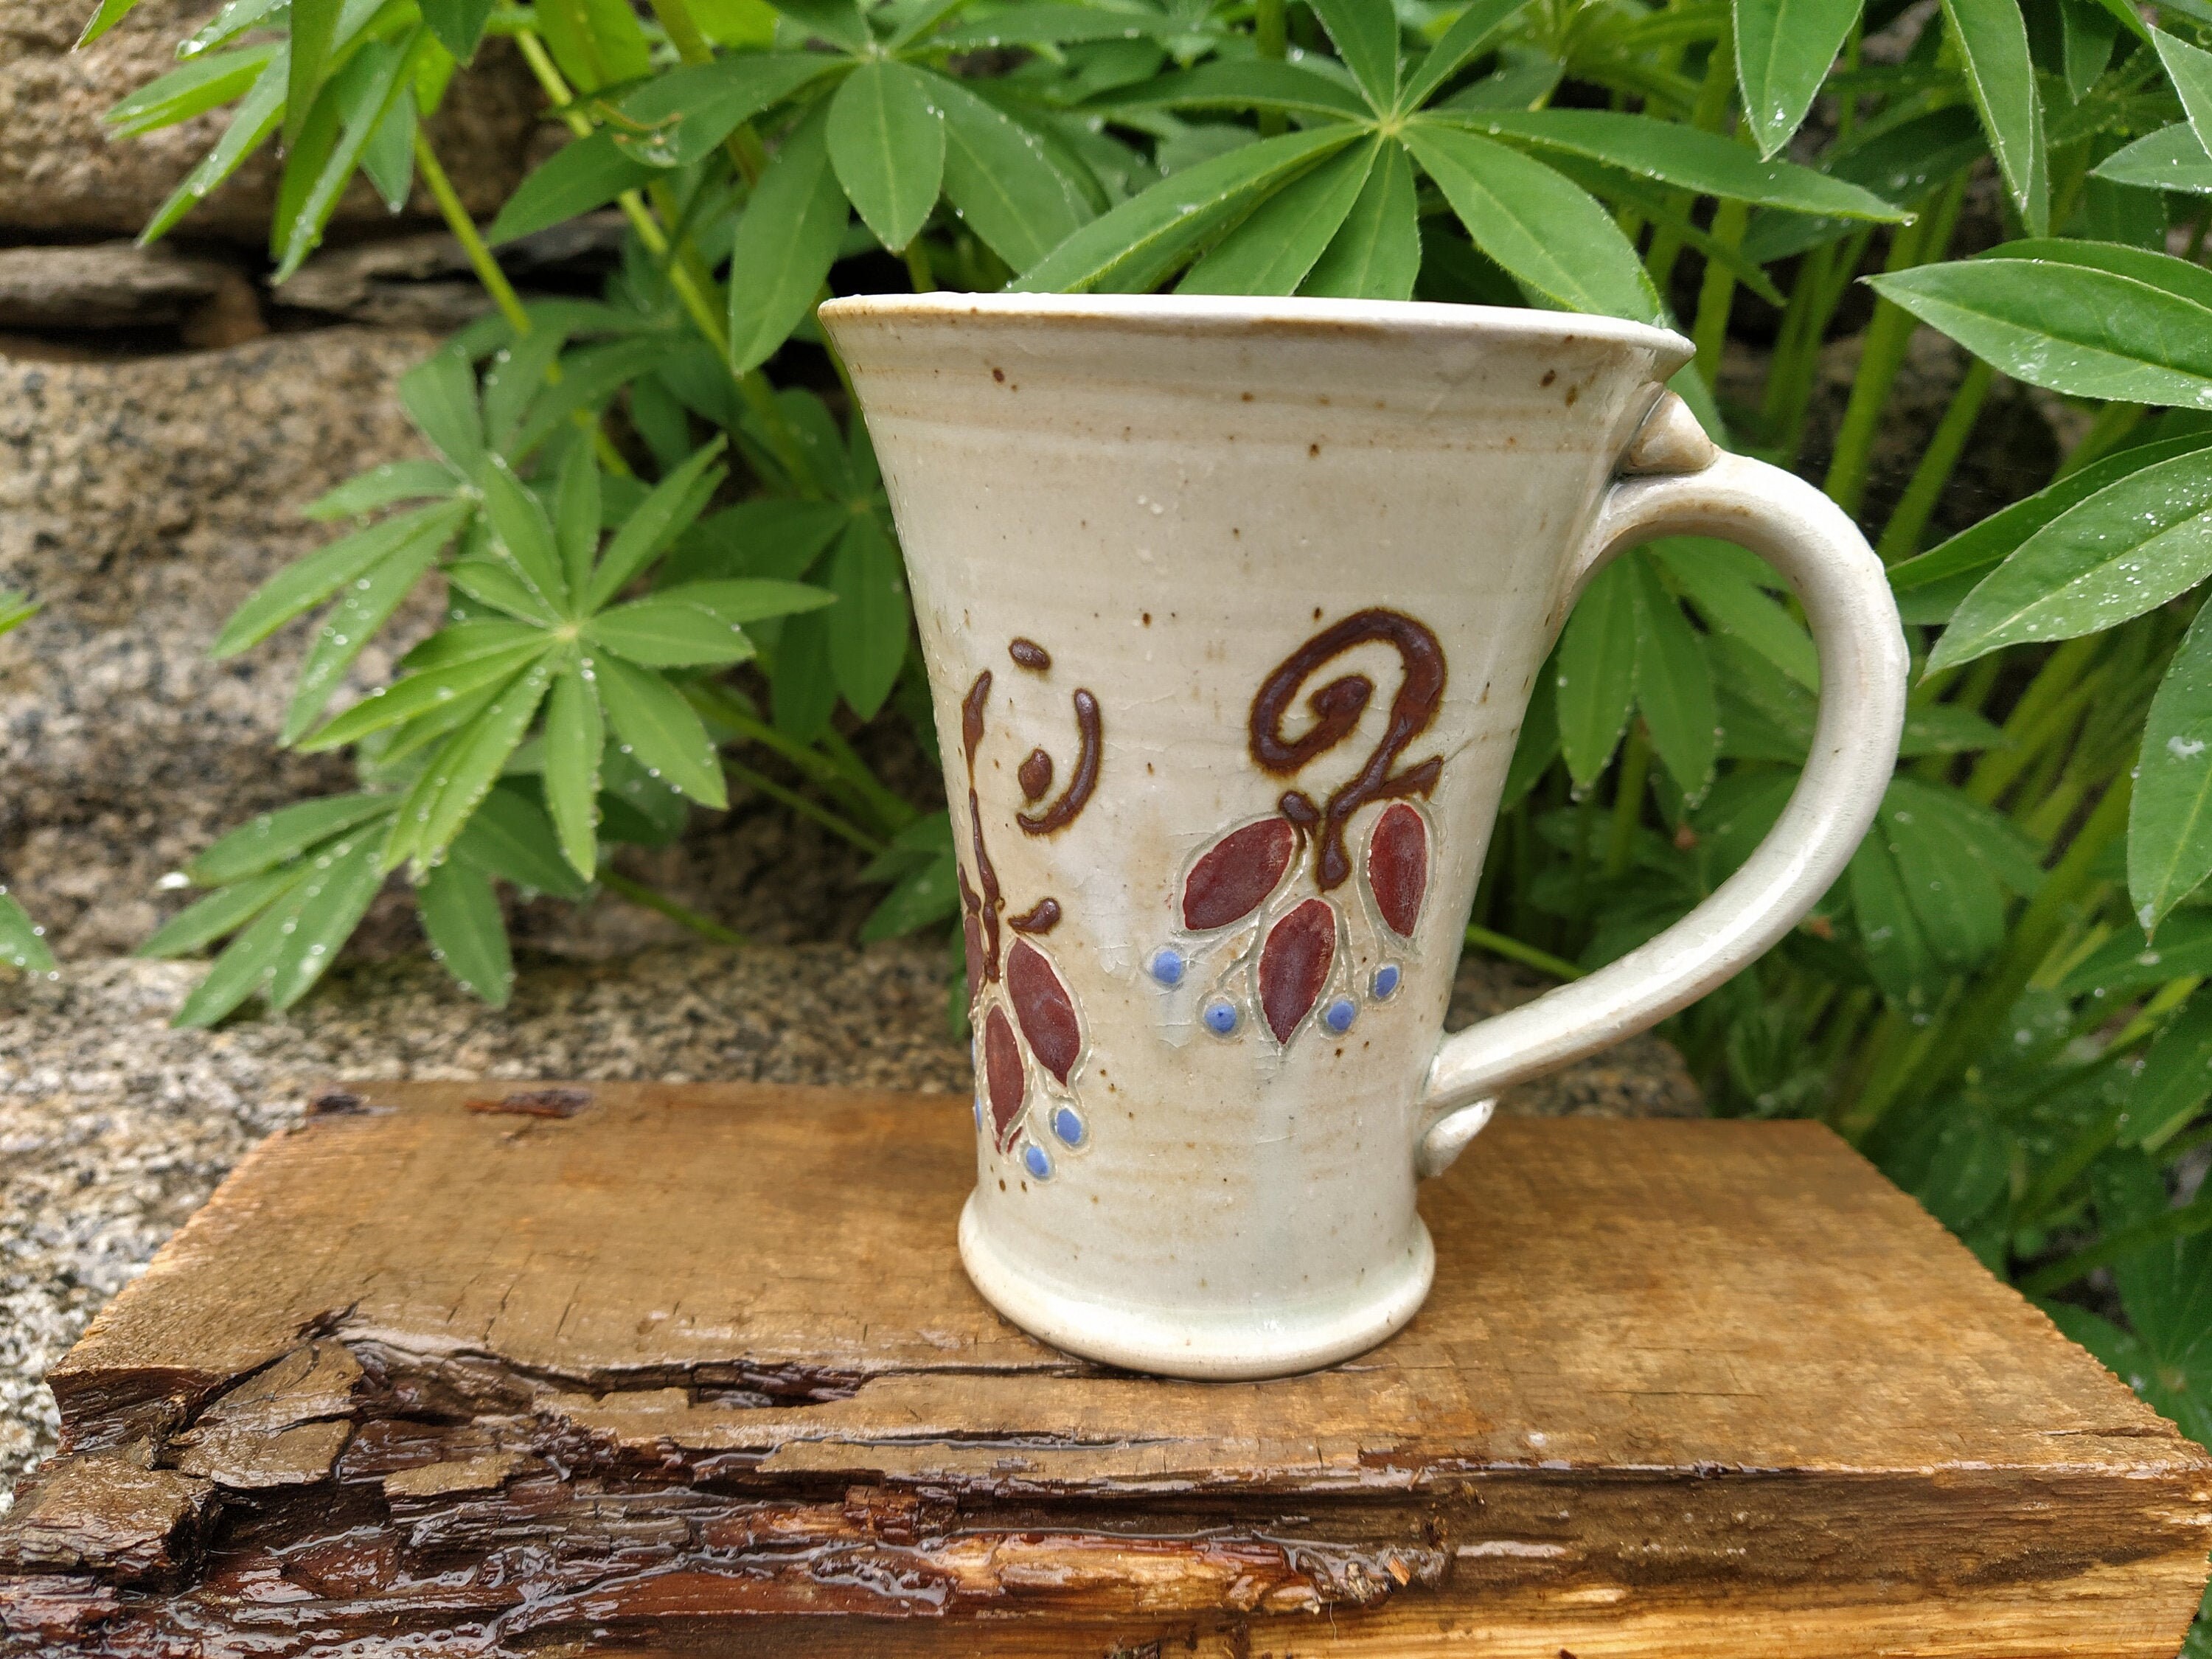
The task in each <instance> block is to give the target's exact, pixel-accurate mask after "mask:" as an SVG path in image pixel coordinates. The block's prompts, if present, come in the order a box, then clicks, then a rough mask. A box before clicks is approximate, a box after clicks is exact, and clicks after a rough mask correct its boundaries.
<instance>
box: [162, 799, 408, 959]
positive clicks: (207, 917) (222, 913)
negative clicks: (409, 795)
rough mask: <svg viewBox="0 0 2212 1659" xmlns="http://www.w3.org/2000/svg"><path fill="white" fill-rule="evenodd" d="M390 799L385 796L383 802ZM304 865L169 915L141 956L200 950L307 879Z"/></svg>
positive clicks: (255, 878)
mask: <svg viewBox="0 0 2212 1659" xmlns="http://www.w3.org/2000/svg"><path fill="white" fill-rule="evenodd" d="M391 804H392V803H391V801H390V799H389V798H387V799H386V801H385V805H386V807H387V808H388V807H389V806H390V805H391ZM306 878H307V868H306V866H302V865H298V864H287V865H285V866H283V868H281V869H276V870H271V871H269V872H266V873H265V874H263V875H258V876H252V877H249V878H246V880H244V881H240V882H237V883H234V884H232V885H230V886H228V887H225V888H223V889H222V890H220V891H218V892H214V893H210V894H209V895H208V896H206V897H205V898H204V899H202V900H200V902H198V903H197V904H193V905H190V906H187V907H186V908H184V909H182V910H179V912H178V913H177V914H176V915H173V916H172V917H170V918H169V920H168V921H167V923H165V924H164V925H163V926H162V927H161V930H160V931H159V932H157V933H155V935H154V937H153V938H151V939H148V940H147V941H146V942H145V943H144V944H143V945H140V946H139V947H138V949H137V955H139V956H142V957H184V956H190V955H191V953H192V952H193V951H199V950H204V949H205V948H206V947H207V946H208V945H212V944H213V943H214V942H215V941H216V940H217V939H221V938H222V936H223V935H224V934H226V933H236V932H237V931H238V930H239V929H240V928H241V927H245V926H246V923H247V922H249V921H252V920H253V918H254V917H256V916H258V915H260V914H261V912H262V911H263V910H264V909H266V908H268V907H269V906H270V905H271V904H273V903H275V902H276V900H277V899H279V898H281V897H282V896H283V895H284V894H286V893H289V891H291V890H292V889H293V888H294V887H295V885H297V884H299V883H300V882H301V881H303V880H305V879H306Z"/></svg>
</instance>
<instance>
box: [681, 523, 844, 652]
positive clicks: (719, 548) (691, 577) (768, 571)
mask: <svg viewBox="0 0 2212 1659" xmlns="http://www.w3.org/2000/svg"><path fill="white" fill-rule="evenodd" d="M850 516H851V510H850V509H849V508H848V507H845V506H844V505H843V504H842V503H841V502H837V501H806V500H804V499H801V498H799V497H795V496H781V495H769V496H761V497H758V498H757V499H755V500H753V501H740V502H738V504H737V505H736V506H735V507H725V508H724V509H723V510H722V511H721V512H720V513H714V515H712V516H711V517H709V518H706V519H702V520H700V521H699V522H698V523H697V524H696V525H694V526H692V527H691V528H690V529H689V530H687V531H685V532H684V533H683V534H682V535H681V536H679V537H678V538H677V541H676V546H675V549H674V550H673V551H671V553H670V554H669V556H668V557H667V559H666V560H665V561H664V562H663V563H662V564H661V567H660V569H659V574H658V578H657V579H658V580H659V581H660V582H662V583H663V584H669V583H679V582H691V581H703V580H713V579H715V578H718V577H768V578H775V579H781V580H793V581H795V580H797V579H798V578H799V577H801V576H803V575H805V574H806V573H807V572H808V571H809V570H810V569H811V568H813V565H814V562H815V561H816V560H817V559H818V558H820V557H821V556H822V555H823V553H825V552H826V551H828V550H829V545H830V544H831V543H833V542H835V541H836V539H837V538H838V537H839V536H840V535H842V533H843V532H844V529H845V520H847V519H848V518H849V517H850ZM763 614H771V613H763ZM737 620H738V621H744V620H745V619H744V618H743V617H738V618H737Z"/></svg>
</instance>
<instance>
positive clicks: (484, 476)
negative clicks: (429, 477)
mask: <svg viewBox="0 0 2212 1659" xmlns="http://www.w3.org/2000/svg"><path fill="white" fill-rule="evenodd" d="M477 488H478V489H481V490H482V491H483V504H484V520H485V522H486V523H487V524H489V526H491V537H492V545H493V546H494V547H495V548H496V549H497V550H499V551H501V552H502V553H504V554H506V555H507V559H508V560H509V561H510V562H512V563H513V566H514V569H515V573H516V574H518V575H520V577H521V578H522V580H523V581H524V582H525V584H526V585H527V586H528V587H529V589H530V591H531V592H532V593H533V594H535V595H536V596H537V598H538V600H539V602H540V603H541V604H542V605H544V608H545V609H546V611H548V612H550V614H552V615H554V616H556V617H557V616H561V615H562V614H563V613H564V612H565V611H567V609H568V581H567V580H566V579H565V578H564V577H563V576H562V570H561V562H562V561H561V551H560V550H559V549H558V548H556V546H554V544H553V526H552V524H551V522H550V520H548V519H547V518H546V516H545V509H544V507H542V506H540V505H539V504H538V497H537V496H536V495H532V493H531V492H530V491H529V490H527V489H524V488H523V487H522V484H521V482H520V480H519V479H517V478H516V477H515V476H514V473H513V471H512V470H511V469H510V468H509V467H508V466H507V463H506V461H505V460H503V459H501V458H500V457H499V456H498V455H492V456H490V457H489V458H487V459H486V460H485V462H484V464H483V466H482V467H480V468H479V469H477ZM587 608H588V607H587Z"/></svg>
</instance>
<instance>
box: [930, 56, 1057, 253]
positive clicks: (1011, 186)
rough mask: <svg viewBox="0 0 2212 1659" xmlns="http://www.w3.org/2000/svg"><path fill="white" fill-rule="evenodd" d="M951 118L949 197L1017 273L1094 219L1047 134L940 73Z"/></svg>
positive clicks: (937, 90) (936, 89)
mask: <svg viewBox="0 0 2212 1659" xmlns="http://www.w3.org/2000/svg"><path fill="white" fill-rule="evenodd" d="M929 90H930V95H931V97H932V98H933V99H934V100H936V103H937V106H938V108H939V110H940V111H941V112H943V114H944V117H945V122H944V125H945V199H946V200H947V201H949V202H950V203H951V204H952V209H953V211H954V212H956V213H957V214H958V215H959V216H960V217H961V220H962V222H963V223H965V224H966V225H967V226H968V227H969V229H971V230H973V231H974V232H975V234H976V235H978V236H980V237H981V238H982V240H983V242H984V245H985V246H987V247H988V248H989V249H990V250H991V252H994V253H995V254H997V255H998V256H999V257H1000V258H1001V259H1004V260H1005V261H1006V264H1008V266H1010V267H1011V268H1012V269H1013V270H1022V269H1023V268H1024V267H1025V266H1028V265H1033V264H1036V262H1037V261H1038V260H1040V259H1042V258H1044V256H1045V255H1046V254H1048V253H1049V252H1052V250H1053V249H1054V247H1055V246H1058V245H1059V244H1060V242H1062V241H1064V240H1066V238H1068V237H1069V236H1071V235H1073V234H1074V233H1075V232H1076V231H1077V230H1079V229H1080V228H1082V227H1083V226H1085V225H1086V224H1088V223H1090V222H1091V218H1092V216H1093V215H1092V212H1091V202H1090V198H1089V197H1086V196H1085V194H1084V193H1083V191H1082V188H1081V186H1080V185H1078V184H1077V182H1076V181H1075V179H1073V178H1071V177H1070V176H1069V175H1068V174H1067V173H1066V172H1064V171H1063V170H1062V169H1061V168H1060V167H1059V166H1058V165H1056V164H1055V163H1054V161H1053V159H1052V151H1051V149H1050V148H1049V147H1048V145H1047V144H1046V143H1045V141H1044V139H1043V138H1042V137H1040V136H1039V135H1038V134H1037V133H1036V132H1034V131H1031V130H1030V128H1028V127H1026V126H1024V125H1022V124H1021V123H1020V122H1018V121H1017V120H1015V119H1014V118H1013V117H1012V116H1010V115H1008V114H1006V113H1005V112H1003V111H1001V110H1000V109H998V108H996V107H994V106H992V105H990V104H987V103H985V102H984V101H983V100H981V98H978V97H977V96H975V94H974V93H972V92H969V90H968V89H967V88H965V87H963V86H962V85H960V84H959V83H958V82H956V81H951V80H948V79H946V78H945V77H944V76H933V77H932V78H931V80H930V83H929Z"/></svg>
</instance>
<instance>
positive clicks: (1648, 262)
mask: <svg viewBox="0 0 2212 1659" xmlns="http://www.w3.org/2000/svg"><path fill="white" fill-rule="evenodd" d="M1734 100H1735V25H1734V24H1733V23H1729V22H1725V21H1724V22H1723V24H1722V26H1721V32H1720V34H1719V37H1718V38H1717V39H1716V40H1714V42H1713V48H1712V52H1711V54H1710V55H1709V56H1708V57H1707V58H1706V59H1705V79H1704V80H1703V81H1702V82H1699V85H1698V99H1697V102H1696V103H1694V104H1692V106H1690V125H1692V126H1694V127H1696V128H1698V129H1699V131H1703V132H1722V131H1726V130H1727V127H1728V118H1729V107H1730V106H1731V105H1732V103H1733V101H1734ZM1695 200H1696V198H1695V197H1694V196H1692V193H1691V192H1690V191H1676V192H1674V204H1675V206H1676V207H1677V208H1678V209H1679V210H1680V212H1681V215H1682V216H1683V217H1685V218H1687V217H1688V216H1689V212H1690V209H1691V208H1692V205H1694V204H1695ZM1681 254H1682V235H1681V233H1680V231H1675V230H1670V229H1668V228H1667V227H1666V226H1664V225H1662V226H1660V227H1659V228H1658V229H1656V230H1655V231H1654V232H1652V233H1651V246H1650V249H1649V251H1647V252H1645V254H1644V270H1647V271H1649V272H1650V274H1651V286H1652V287H1654V288H1656V289H1658V290H1659V293H1660V295H1661V297H1662V299H1664V297H1665V295H1666V293H1667V284H1668V282H1670V281H1671V280H1672V279H1673V277H1674V261H1675V260H1677V259H1678V258H1680V257H1681Z"/></svg>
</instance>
